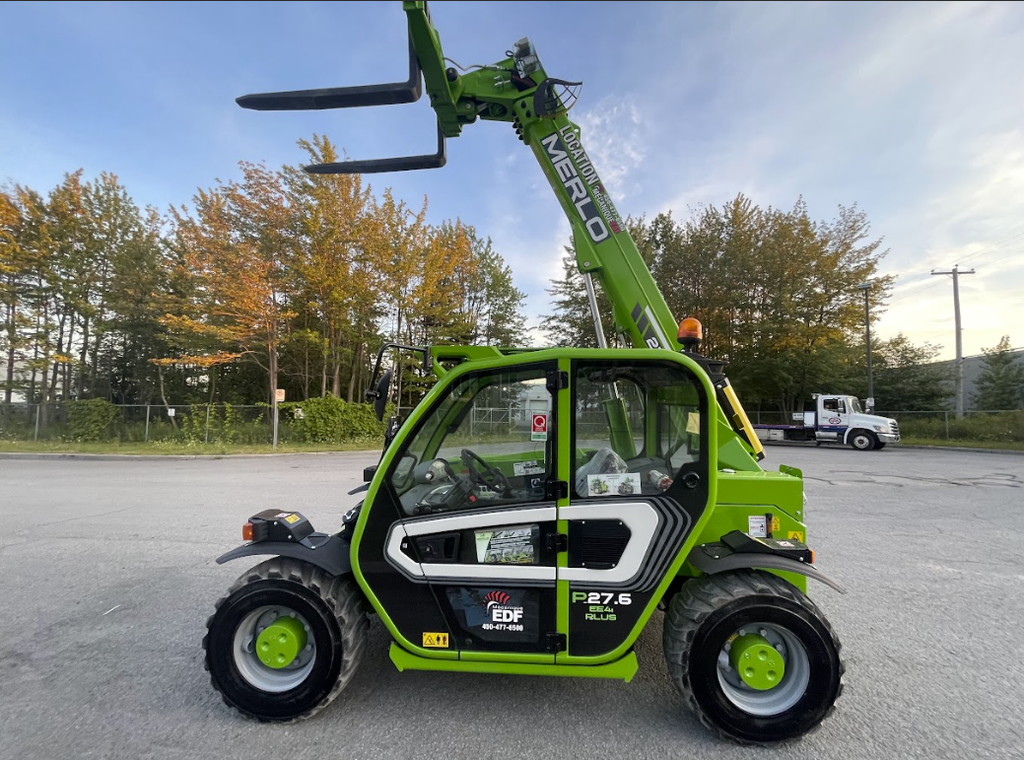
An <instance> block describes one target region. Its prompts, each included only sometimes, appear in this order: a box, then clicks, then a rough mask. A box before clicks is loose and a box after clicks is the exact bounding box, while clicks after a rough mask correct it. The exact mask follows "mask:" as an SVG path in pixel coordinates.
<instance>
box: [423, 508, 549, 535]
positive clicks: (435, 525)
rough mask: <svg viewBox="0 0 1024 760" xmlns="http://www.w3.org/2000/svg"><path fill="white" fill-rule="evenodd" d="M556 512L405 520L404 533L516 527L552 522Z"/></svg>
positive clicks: (504, 512) (520, 511) (536, 510)
mask: <svg viewBox="0 0 1024 760" xmlns="http://www.w3.org/2000/svg"><path fill="white" fill-rule="evenodd" d="M556 519H557V512H556V510H555V508H554V507H532V508H530V509H505V510H501V511H497V512H486V513H484V514H475V515H454V516H452V515H446V516H444V517H428V518H423V519H419V520H407V521H406V522H405V531H406V533H408V534H409V535H410V536H425V535H428V534H430V533H448V532H454V531H457V530H472V529H473V528H491V527H494V526H495V525H517V524H519V523H540V522H554V521H555V520H556Z"/></svg>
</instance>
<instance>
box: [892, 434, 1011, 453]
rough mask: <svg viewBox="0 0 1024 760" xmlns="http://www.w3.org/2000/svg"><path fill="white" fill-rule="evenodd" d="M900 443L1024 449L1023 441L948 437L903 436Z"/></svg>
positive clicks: (969, 447)
mask: <svg viewBox="0 0 1024 760" xmlns="http://www.w3.org/2000/svg"><path fill="white" fill-rule="evenodd" d="M900 444H907V445H908V446H957V447H959V448H965V449H1002V450H1003V451H1024V443H1022V442H1021V441H968V440H962V439H955V438H953V439H947V438H917V437H911V436H903V438H902V439H901V440H900Z"/></svg>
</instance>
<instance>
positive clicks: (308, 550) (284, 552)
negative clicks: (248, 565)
mask: <svg viewBox="0 0 1024 760" xmlns="http://www.w3.org/2000/svg"><path fill="white" fill-rule="evenodd" d="M311 539H312V540H311ZM350 546H351V544H350V543H349V542H348V541H346V540H344V539H342V538H341V536H338V535H333V536H328V535H327V534H325V533H311V534H310V535H308V536H306V538H304V539H302V540H301V541H299V542H297V543H292V542H290V541H256V542H251V543H248V544H242V545H241V546H239V547H237V548H235V549H232V550H231V551H229V552H227V553H226V554H222V555H220V556H219V557H217V564H218V565H223V564H224V563H225V562H230V561H231V560H233V559H238V558H239V557H251V556H254V555H258V554H273V555H275V556H278V557H289V558H291V559H301V560H302V561H303V562H308V563H309V564H311V565H315V566H316V567H319V568H320V569H321V570H323V571H324V572H327V573H329V574H331V575H348V574H350V573H351V572H352V559H351V556H350V555H349V548H350Z"/></svg>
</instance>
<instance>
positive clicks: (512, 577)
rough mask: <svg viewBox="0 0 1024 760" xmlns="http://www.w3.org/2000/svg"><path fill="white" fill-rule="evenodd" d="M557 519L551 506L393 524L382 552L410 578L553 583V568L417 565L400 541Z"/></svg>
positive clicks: (448, 564) (534, 566)
mask: <svg viewBox="0 0 1024 760" xmlns="http://www.w3.org/2000/svg"><path fill="white" fill-rule="evenodd" d="M557 516H558V512H557V510H556V509H555V507H553V506H550V507H531V508H528V509H505V510H501V511H496V512H487V513H485V514H472V515H445V516H443V517H428V518H421V519H417V520H409V521H407V522H404V523H396V524H395V525H392V526H391V530H390V532H389V533H388V540H387V543H386V544H385V549H384V553H385V555H386V556H387V559H388V561H389V562H391V564H392V565H394V566H396V567H397V568H398V569H400V570H401V571H402V572H404V573H405V574H406V575H409V576H411V577H413V578H465V579H469V580H472V579H480V580H486V581H493V580H508V581H553V580H555V568H553V567H537V566H536V565H463V564H455V563H447V562H437V563H435V562H430V563H426V564H422V565H421V564H420V563H419V562H416V561H415V560H414V559H413V558H412V557H410V556H409V555H408V554H406V553H405V552H403V551H402V541H404V540H405V539H406V538H407V537H410V536H428V535H431V534H433V533H454V532H456V531H460V530H473V529H475V528H492V527H495V526H498V525H520V524H523V523H541V522H554V521H555V519H556V518H557Z"/></svg>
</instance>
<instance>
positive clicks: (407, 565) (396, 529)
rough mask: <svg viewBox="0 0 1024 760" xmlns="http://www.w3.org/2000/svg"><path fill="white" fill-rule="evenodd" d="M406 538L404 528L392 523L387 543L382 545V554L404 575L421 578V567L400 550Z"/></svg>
mask: <svg viewBox="0 0 1024 760" xmlns="http://www.w3.org/2000/svg"><path fill="white" fill-rule="evenodd" d="M406 538H408V537H407V536H406V535H405V528H404V527H403V526H402V524H401V523H395V524H394V525H392V526H391V530H390V531H388V540H387V543H386V544H385V545H384V546H385V548H384V554H385V555H386V556H387V558H388V561H389V562H391V564H392V565H395V566H396V567H397V568H398V569H399V570H401V571H402V572H404V573H405V574H406V575H411V576H412V577H413V578H422V577H423V567H422V566H421V565H420V563H419V562H417V561H416V560H414V559H413V558H412V557H410V556H409V555H408V554H406V553H405V552H403V551H402V542H403V541H405V540H406Z"/></svg>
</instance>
